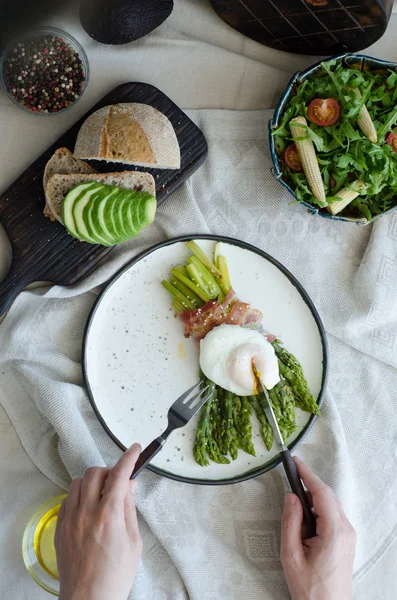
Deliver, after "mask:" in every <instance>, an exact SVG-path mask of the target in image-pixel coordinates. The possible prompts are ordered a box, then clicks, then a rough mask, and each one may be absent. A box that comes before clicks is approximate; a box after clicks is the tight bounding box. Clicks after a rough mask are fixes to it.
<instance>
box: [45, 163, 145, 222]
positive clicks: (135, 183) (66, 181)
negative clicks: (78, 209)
mask: <svg viewBox="0 0 397 600" xmlns="http://www.w3.org/2000/svg"><path fill="white" fill-rule="evenodd" d="M86 181H96V182H98V183H106V184H107V185H116V186H118V187H123V188H127V189H129V190H136V191H137V192H142V191H143V192H149V194H152V196H156V185H155V183H154V179H153V176H152V175H151V174H150V173H140V172H139V171H122V172H121V173H90V174H87V175H85V174H73V175H60V174H56V175H53V176H52V177H51V178H50V180H49V181H48V183H47V187H46V190H45V192H46V198H47V202H48V206H49V208H50V210H51V212H52V214H53V215H54V216H55V218H56V219H57V220H58V221H59V222H60V223H63V221H62V206H63V200H64V198H65V196H66V194H67V193H68V191H69V190H70V189H71V188H72V187H74V186H75V185H77V184H78V183H85V182H86Z"/></svg>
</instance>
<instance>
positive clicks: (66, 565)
mask: <svg viewBox="0 0 397 600" xmlns="http://www.w3.org/2000/svg"><path fill="white" fill-rule="evenodd" d="M140 451H141V448H140V446H139V444H134V445H133V446H132V447H131V448H130V449H129V450H127V451H126V452H125V453H124V455H123V456H122V457H121V458H120V460H119V461H118V463H117V464H116V465H115V466H114V467H113V469H111V470H110V469H106V468H102V467H91V468H89V469H87V471H86V472H85V474H84V477H83V479H75V480H73V481H72V483H71V484H70V487H69V493H68V497H67V498H66V499H65V500H64V501H63V503H62V506H61V509H60V511H59V515H58V523H57V528H56V532H55V549H56V553H57V562H58V571H59V581H60V594H59V600H83V599H84V600H109V598H111V599H112V600H127V598H128V595H129V593H130V591H131V588H132V584H133V582H134V577H135V575H136V572H137V569H138V564H139V559H140V557H141V553H142V540H141V536H140V534H139V530H138V522H137V515H136V509H135V490H136V481H130V480H129V477H130V475H131V473H132V471H133V469H134V466H135V463H136V460H137V458H138V456H139V454H140Z"/></svg>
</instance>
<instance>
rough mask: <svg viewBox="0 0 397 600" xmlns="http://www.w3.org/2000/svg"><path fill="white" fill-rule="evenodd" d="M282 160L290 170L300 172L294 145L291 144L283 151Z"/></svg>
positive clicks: (299, 160) (299, 163) (296, 150)
mask: <svg viewBox="0 0 397 600" xmlns="http://www.w3.org/2000/svg"><path fill="white" fill-rule="evenodd" d="M284 160H285V162H286V163H287V165H288V166H289V168H290V169H293V170H294V171H302V163H301V159H300V156H299V153H298V148H297V147H296V144H295V143H294V142H292V144H290V145H289V146H287V147H286V149H285V151H284Z"/></svg>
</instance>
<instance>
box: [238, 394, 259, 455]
mask: <svg viewBox="0 0 397 600" xmlns="http://www.w3.org/2000/svg"><path fill="white" fill-rule="evenodd" d="M251 412H252V407H251V404H250V402H249V400H248V398H247V397H246V396H243V397H241V398H240V397H239V396H235V397H234V402H233V425H234V428H235V429H236V431H237V439H238V443H239V447H240V448H241V450H244V452H247V454H251V456H256V454H255V448H254V444H253V442H252V423H251Z"/></svg>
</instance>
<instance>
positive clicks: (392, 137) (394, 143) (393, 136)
mask: <svg viewBox="0 0 397 600" xmlns="http://www.w3.org/2000/svg"><path fill="white" fill-rule="evenodd" d="M387 143H388V144H389V146H391V147H392V149H393V150H394V152H397V129H394V130H393V131H391V132H390V133H389V135H388V136H387Z"/></svg>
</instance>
